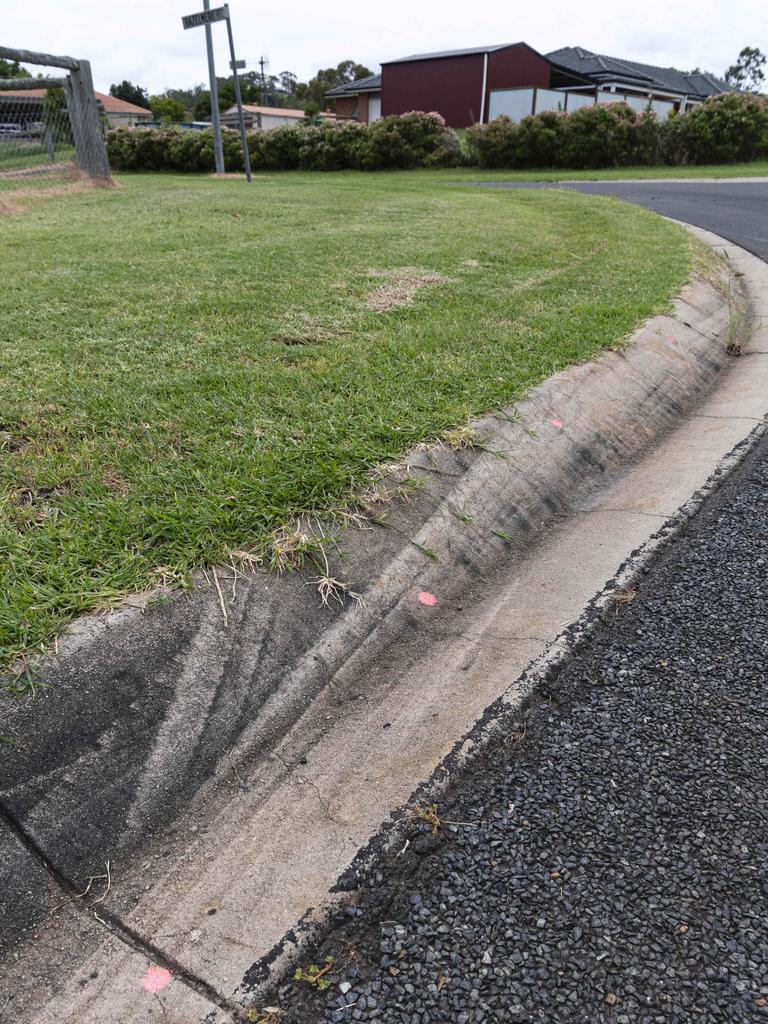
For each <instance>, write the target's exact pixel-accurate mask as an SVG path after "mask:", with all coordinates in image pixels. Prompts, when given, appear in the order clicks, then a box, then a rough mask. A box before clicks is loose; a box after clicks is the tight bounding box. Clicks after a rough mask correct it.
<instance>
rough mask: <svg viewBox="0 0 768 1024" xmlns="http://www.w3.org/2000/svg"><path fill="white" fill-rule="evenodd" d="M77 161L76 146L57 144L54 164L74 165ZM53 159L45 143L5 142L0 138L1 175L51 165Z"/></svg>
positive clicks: (26, 141)
mask: <svg viewBox="0 0 768 1024" xmlns="http://www.w3.org/2000/svg"><path fill="white" fill-rule="evenodd" d="M74 159H75V149H74V146H68V145H64V144H62V143H57V144H56V146H55V148H54V161H53V162H54V163H59V162H67V163H72V162H73V161H74ZM50 163H51V157H50V154H49V152H48V147H47V146H46V145H45V142H43V141H39V142H33V141H29V140H22V141H20V142H16V141H4V140H3V139H2V138H0V173H2V172H3V171H16V170H21V169H23V168H26V167H39V166H40V165H41V164H50Z"/></svg>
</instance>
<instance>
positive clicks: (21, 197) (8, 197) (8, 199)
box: [0, 171, 115, 217]
mask: <svg viewBox="0 0 768 1024" xmlns="http://www.w3.org/2000/svg"><path fill="white" fill-rule="evenodd" d="M72 173H73V178H74V180H72V181H62V182H61V183H60V184H57V185H48V186H46V187H44V188H18V189H14V190H13V191H10V192H6V193H2V192H0V217H2V216H3V215H10V214H18V213H24V211H25V210H26V209H27V207H29V206H30V205H31V204H32V203H34V202H37V201H38V200H39V199H50V198H51V197H53V196H61V195H67V194H68V193H77V192H90V191H91V190H92V189H94V188H99V187H100V186H98V185H96V183H95V182H93V181H91V180H90V179H88V178H83V176H82V175H81V174H80V171H73V172H72ZM68 176H69V175H66V177H68ZM105 184H111V185H115V183H114V182H111V183H110V182H105Z"/></svg>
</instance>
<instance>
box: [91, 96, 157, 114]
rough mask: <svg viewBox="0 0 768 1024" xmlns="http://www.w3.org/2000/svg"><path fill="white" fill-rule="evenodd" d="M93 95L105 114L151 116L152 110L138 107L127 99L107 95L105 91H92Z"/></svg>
mask: <svg viewBox="0 0 768 1024" xmlns="http://www.w3.org/2000/svg"><path fill="white" fill-rule="evenodd" d="M94 96H95V97H96V99H97V100H98V101H99V103H100V104H101V105H102V107H104V112H105V113H106V114H136V115H139V114H147V115H148V116H149V117H151V116H152V111H151V110H147V108H146V107H139V106H137V104H135V103H128V101H127V100H119V99H118V98H117V96H108V95H107V94H106V93H105V92H94Z"/></svg>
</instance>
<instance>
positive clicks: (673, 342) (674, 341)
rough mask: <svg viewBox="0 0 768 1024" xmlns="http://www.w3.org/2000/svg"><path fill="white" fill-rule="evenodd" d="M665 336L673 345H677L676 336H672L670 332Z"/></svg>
mask: <svg viewBox="0 0 768 1024" xmlns="http://www.w3.org/2000/svg"><path fill="white" fill-rule="evenodd" d="M667 337H668V338H669V340H670V341H671V342H672V344H673V345H677V344H678V340H677V338H673V337H672V335H671V334H668V335H667Z"/></svg>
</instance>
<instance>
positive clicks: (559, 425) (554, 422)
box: [549, 420, 563, 430]
mask: <svg viewBox="0 0 768 1024" xmlns="http://www.w3.org/2000/svg"><path fill="white" fill-rule="evenodd" d="M549 422H550V423H551V424H552V426H553V427H557V429H558V430H562V429H563V421H562V420H550V421H549Z"/></svg>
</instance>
